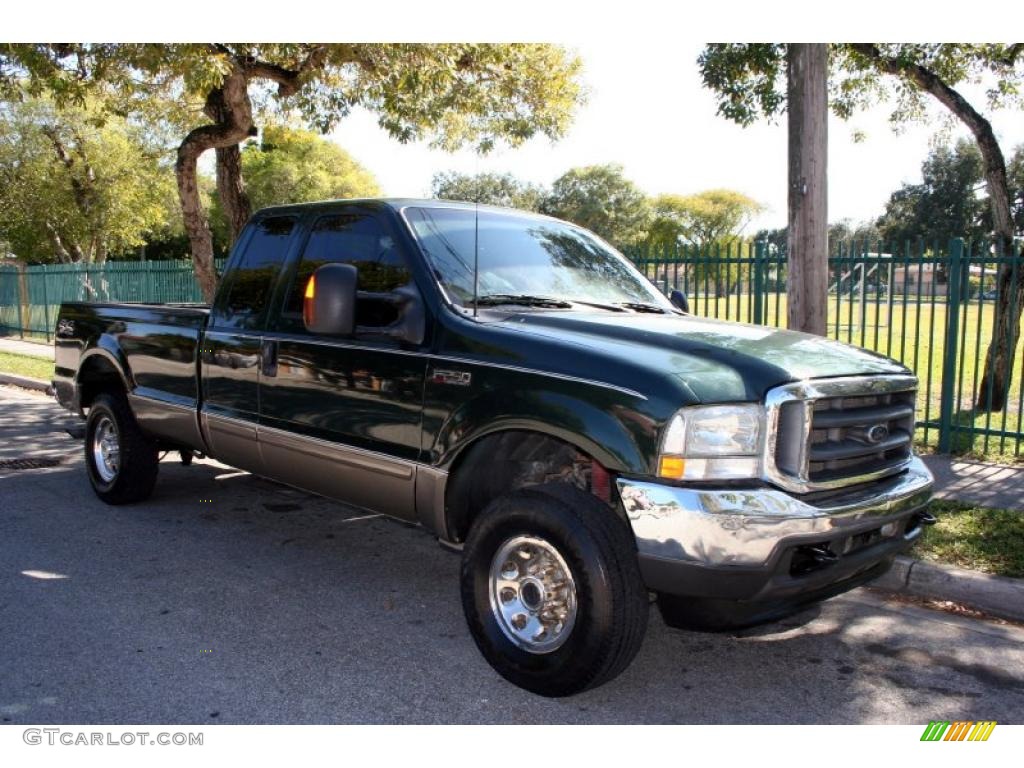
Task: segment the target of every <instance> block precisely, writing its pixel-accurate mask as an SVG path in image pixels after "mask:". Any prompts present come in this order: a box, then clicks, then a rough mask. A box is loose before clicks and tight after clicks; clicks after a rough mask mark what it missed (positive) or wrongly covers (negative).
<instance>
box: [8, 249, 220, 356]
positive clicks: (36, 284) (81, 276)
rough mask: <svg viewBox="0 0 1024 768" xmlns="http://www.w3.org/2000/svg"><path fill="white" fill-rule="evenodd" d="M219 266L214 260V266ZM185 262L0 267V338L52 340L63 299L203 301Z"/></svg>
mask: <svg viewBox="0 0 1024 768" xmlns="http://www.w3.org/2000/svg"><path fill="white" fill-rule="evenodd" d="M222 266H223V263H222V262H217V268H218V269H220V268H221V267H222ZM202 300H203V297H202V294H201V293H200V291H199V286H198V285H197V284H196V279H195V272H194V271H193V269H192V264H191V262H188V261H130V262H124V261H122V262H114V261H112V262H107V263H105V264H47V265H45V266H36V267H13V266H5V267H0V334H6V335H18V336H22V337H25V336H29V337H32V336H38V337H43V338H45V339H46V340H47V341H49V340H50V339H51V338H53V328H54V326H55V325H56V322H57V313H58V311H59V310H60V305H61V303H62V302H65V301H140V302H159V303H171V304H175V303H190V302H201V301H202Z"/></svg>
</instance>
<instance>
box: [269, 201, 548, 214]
mask: <svg viewBox="0 0 1024 768" xmlns="http://www.w3.org/2000/svg"><path fill="white" fill-rule="evenodd" d="M353 204H356V205H358V204H363V205H373V206H386V207H388V208H392V209H394V210H396V211H398V210H401V209H402V208H407V207H410V206H422V207H430V208H454V209H460V210H480V211H490V212H492V213H515V214H519V215H522V216H535V217H537V218H542V219H550V218H551V217H550V216H545V215H544V214H542V213H536V212H534V211H524V210H522V209H519V208H505V207H503V206H499V205H481V204H479V203H471V202H465V201H461V200H431V199H429V198H415V197H360V198H351V199H338V200H318V201H316V202H311V203H292V204H290V205H274V206H270V207H268V208H261V209H260V210H258V211H256V213H255V214H254V215H261V216H262V215H268V214H277V213H292V212H303V211H308V210H311V209H312V210H318V209H322V210H330V209H331V208H336V207H338V206H341V205H353Z"/></svg>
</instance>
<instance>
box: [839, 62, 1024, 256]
mask: <svg viewBox="0 0 1024 768" xmlns="http://www.w3.org/2000/svg"><path fill="white" fill-rule="evenodd" d="M1015 47H1016V46H1015ZM850 48H851V49H852V50H853V51H855V52H856V53H858V54H860V55H861V56H863V57H864V58H865V59H867V60H868V61H870V62H871V63H872V64H873V65H874V66H876V67H877V68H878V69H879V70H881V71H882V72H884V73H886V74H889V75H893V76H895V77H901V78H903V79H905V80H908V81H910V82H911V83H912V84H914V85H916V86H917V87H918V88H920V89H921V90H922V91H925V92H926V93H930V94H931V95H932V96H933V97H935V98H936V99H937V100H938V101H939V102H940V103H941V104H942V105H944V106H945V107H946V108H947V109H949V111H950V112H952V113H953V114H954V115H956V117H957V118H958V119H959V120H960V122H962V123H963V124H964V125H965V126H967V128H968V129H969V130H970V131H971V133H972V134H973V135H974V138H975V140H976V141H977V142H978V148H979V149H980V150H981V154H982V157H983V158H984V160H985V177H986V180H987V182H988V189H989V198H990V200H991V202H992V218H993V222H994V224H995V231H996V234H997V235H999V236H1000V237H1002V238H1003V239H1004V240H1005V241H1006V242H1011V241H1012V239H1013V220H1012V219H1011V216H1010V190H1009V184H1008V183H1007V179H1006V160H1005V158H1004V157H1003V151H1002V149H1000V147H999V141H998V140H997V139H996V135H995V131H993V130H992V124H991V123H990V122H989V121H988V120H987V119H986V118H985V116H984V115H982V114H981V113H980V112H978V110H976V109H975V108H974V107H973V106H972V105H971V104H970V102H968V101H967V99H965V98H964V97H963V96H962V95H961V94H960V92H959V91H957V90H956V89H954V88H952V87H951V86H950V85H948V84H947V83H946V82H945V81H944V80H943V79H942V78H941V77H939V76H938V75H937V74H935V73H934V72H932V71H931V70H930V69H928V68H927V67H925V66H923V65H922V64H918V63H916V62H913V61H910V60H907V59H897V58H891V57H888V56H885V55H884V54H883V53H882V52H881V50H880V49H879V48H878V46H877V45H875V44H874V43H851V44H850ZM1015 55H1016V54H1015Z"/></svg>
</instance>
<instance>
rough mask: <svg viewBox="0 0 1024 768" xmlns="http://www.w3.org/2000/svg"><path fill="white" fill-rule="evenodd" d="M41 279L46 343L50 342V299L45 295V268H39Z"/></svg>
mask: <svg viewBox="0 0 1024 768" xmlns="http://www.w3.org/2000/svg"><path fill="white" fill-rule="evenodd" d="M40 269H41V270H42V271H41V275H42V278H43V323H44V325H45V327H46V342H47V343H49V342H50V299H49V298H48V297H47V295H46V266H45V265H44V266H42V267H40Z"/></svg>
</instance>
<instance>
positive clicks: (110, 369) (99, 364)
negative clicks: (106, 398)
mask: <svg viewBox="0 0 1024 768" xmlns="http://www.w3.org/2000/svg"><path fill="white" fill-rule="evenodd" d="M77 385H78V406H79V408H82V409H85V408H88V407H89V406H90V405H92V401H93V400H95V399H96V396H97V395H100V394H102V393H103V392H124V380H123V379H122V378H121V374H120V373H118V371H117V369H116V368H115V367H114V366H113V365H112V364H111V363H110V362H109V361H107V360H105V359H103V358H102V357H100V356H98V355H97V356H94V357H90V358H89V359H88V360H86V361H85V362H84V363H83V364H82V368H81V370H80V371H79V372H78V380H77Z"/></svg>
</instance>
